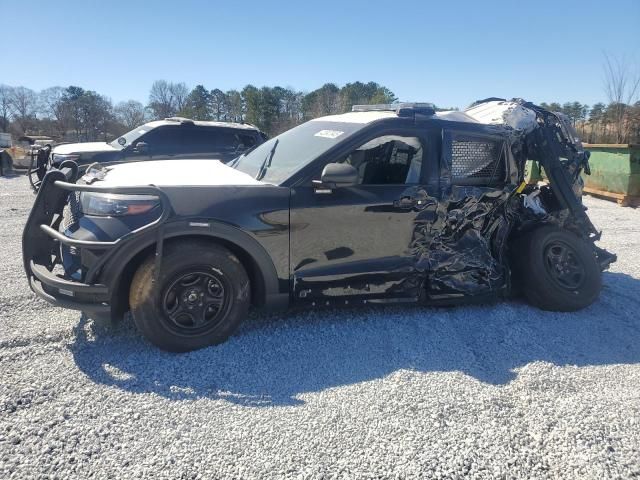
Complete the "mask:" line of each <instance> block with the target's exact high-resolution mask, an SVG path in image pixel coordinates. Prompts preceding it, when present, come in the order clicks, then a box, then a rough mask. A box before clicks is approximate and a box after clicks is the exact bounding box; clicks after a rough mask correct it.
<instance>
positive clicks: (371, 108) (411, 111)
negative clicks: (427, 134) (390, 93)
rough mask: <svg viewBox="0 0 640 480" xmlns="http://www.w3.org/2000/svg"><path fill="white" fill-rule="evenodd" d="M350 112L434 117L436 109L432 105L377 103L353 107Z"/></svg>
mask: <svg viewBox="0 0 640 480" xmlns="http://www.w3.org/2000/svg"><path fill="white" fill-rule="evenodd" d="M351 111H352V112H396V113H397V114H398V116H400V117H410V116H414V115H415V114H416V113H417V114H420V115H435V113H436V107H435V105H434V104H433V103H379V104H375V105H354V106H353V107H352V108H351Z"/></svg>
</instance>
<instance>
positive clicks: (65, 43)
mask: <svg viewBox="0 0 640 480" xmlns="http://www.w3.org/2000/svg"><path fill="white" fill-rule="evenodd" d="M0 17H1V18H2V19H3V20H2V22H1V24H2V30H0V31H1V32H2V39H3V40H2V42H0V58H1V59H2V62H1V65H2V66H0V83H5V84H9V85H24V86H26V87H29V88H32V89H35V90H40V89H42V88H46V87H49V86H54V85H60V86H68V85H70V84H73V85H79V86H81V87H83V88H86V89H91V90H96V91H98V92H99V93H102V94H104V95H107V96H109V97H111V98H112V100H114V101H115V102H117V101H121V100H126V99H129V98H133V99H136V100H140V101H142V102H146V100H147V97H148V92H149V88H150V86H151V83H152V82H153V81H154V80H156V79H166V80H170V81H183V82H186V83H187V85H188V86H189V87H193V86H195V85H197V84H199V83H201V84H203V85H205V87H207V88H209V89H211V88H216V87H217V88H221V89H223V90H226V89H230V88H238V89H240V88H242V87H243V86H244V85H246V84H248V83H252V84H254V85H256V86H262V85H269V86H275V85H281V86H290V87H294V88H296V89H300V90H304V91H310V90H313V89H314V88H317V87H319V86H321V85H322V84H323V83H326V82H335V83H338V84H344V83H346V82H350V81H355V80H361V81H370V80H373V81H377V82H379V83H381V84H383V85H385V86H387V87H389V88H390V89H391V90H392V91H393V92H394V93H395V94H396V95H397V96H398V97H399V98H400V99H401V100H407V101H412V100H413V101H431V102H434V103H436V104H437V105H439V106H459V107H464V106H465V105H467V104H468V103H470V102H471V101H473V100H475V99H478V98H484V97H488V96H504V97H513V96H519V97H524V98H527V99H529V100H532V101H536V102H541V101H554V100H557V101H561V102H562V101H568V100H578V101H581V102H584V103H588V104H593V103H594V102H597V101H600V100H605V94H604V90H603V82H602V61H603V52H604V51H606V52H610V53H613V54H616V55H619V56H626V57H627V58H628V59H633V60H634V61H635V63H636V65H639V64H640V37H638V33H637V32H638V28H639V25H640V0H607V1H604V0H600V1H588V0H583V1H573V0H572V1H560V0H555V1H547V0H536V1H531V2H524V1H489V0H486V1H456V0H440V1H436V2H428V1H426V0H425V1H401V0H397V1H385V2H378V1H368V2H366V1H348V0H342V1H333V0H322V1H306V2H305V1H299V2H279V1H275V0H274V1H253V0H245V1H242V2H234V1H226V2H215V1H209V2H207V1H191V0H180V1H176V0H172V1H165V0H156V1H153V2H142V1H132V0H129V1H115V0H114V1H93V0H84V1H64V0H59V1H29V2H24V1H16V0H0ZM7 20H8V21H7Z"/></svg>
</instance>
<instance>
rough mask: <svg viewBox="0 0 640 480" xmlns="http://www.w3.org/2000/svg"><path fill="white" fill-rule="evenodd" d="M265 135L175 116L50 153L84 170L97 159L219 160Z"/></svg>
mask: <svg viewBox="0 0 640 480" xmlns="http://www.w3.org/2000/svg"><path fill="white" fill-rule="evenodd" d="M265 139H266V136H265V135H264V134H263V133H262V132H260V130H258V129H257V128H256V127H254V126H253V125H249V124H240V123H227V122H208V121H194V120H190V119H187V118H180V117H172V118H167V119H165V120H159V121H154V122H149V123H145V124H144V125H142V126H140V127H137V128H134V129H133V130H131V131H130V132H128V133H126V134H124V135H122V136H121V137H118V138H117V139H115V140H113V141H112V142H109V143H107V142H87V143H68V144H63V145H58V146H56V147H55V148H54V149H53V151H52V152H51V159H50V160H51V165H53V166H54V167H59V166H60V164H61V163H62V162H63V161H65V160H73V161H75V162H76V163H77V164H78V166H79V167H80V169H81V170H84V169H86V167H87V166H88V165H90V164H92V163H94V162H99V163H106V164H111V163H121V162H137V161H145V160H166V159H174V158H180V159H201V158H202V159H211V158H214V159H218V160H221V161H222V162H225V163H226V162H228V161H230V160H232V159H233V158H235V157H237V156H238V155H240V154H241V153H243V152H245V151H247V150H249V149H251V148H253V147H255V146H257V145H259V144H261V143H262V142H264V140H265Z"/></svg>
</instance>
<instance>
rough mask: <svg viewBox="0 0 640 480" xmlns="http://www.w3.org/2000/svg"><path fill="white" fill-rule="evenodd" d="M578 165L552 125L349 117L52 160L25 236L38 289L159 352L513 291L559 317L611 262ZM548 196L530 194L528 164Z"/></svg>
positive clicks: (511, 111) (489, 117) (522, 108)
mask: <svg viewBox="0 0 640 480" xmlns="http://www.w3.org/2000/svg"><path fill="white" fill-rule="evenodd" d="M588 156H589V154H588V152H586V151H584V150H583V148H582V144H581V143H580V140H579V139H578V138H577V135H576V132H575V130H574V129H573V128H572V127H571V125H570V123H569V122H568V121H567V119H566V118H564V117H563V116H562V115H560V114H556V113H552V112H549V111H547V110H544V109H542V108H540V107H538V106H536V105H533V104H531V103H528V102H525V101H523V100H517V99H516V100H512V101H506V100H503V99H495V98H492V99H487V100H484V101H480V102H477V103H476V104H474V105H472V106H471V107H470V108H468V109H467V110H466V111H464V112H457V111H451V112H437V113H436V112H435V111H434V109H433V108H432V106H430V105H429V104H392V105H373V106H355V107H354V108H353V111H352V112H349V113H345V114H342V115H333V116H328V117H323V118H317V119H314V120H311V121H309V122H307V123H304V124H302V125H300V126H298V127H295V128H293V129H291V130H289V131H287V132H285V133H283V134H281V135H279V136H277V137H275V138H273V139H271V140H269V141H267V142H265V143H263V144H262V145H260V146H258V147H257V148H255V149H253V150H251V151H250V152H248V153H245V154H242V155H240V156H238V157H237V158H236V159H235V160H233V161H232V162H230V163H229V164H227V165H225V164H223V163H222V162H219V161H216V160H211V161H195V160H189V159H180V160H175V161H173V160H166V161H162V162H146V163H144V164H142V163H131V164H122V165H116V166H112V167H100V166H94V167H92V168H90V169H89V171H87V173H86V174H85V175H84V176H83V177H82V178H81V179H80V180H77V177H78V167H77V165H76V164H75V163H74V162H63V163H62V164H61V165H60V169H59V170H52V171H50V172H49V173H48V174H47V175H46V177H45V178H44V181H43V183H42V187H41V189H40V191H39V193H38V196H37V198H36V201H35V204H34V206H33V209H32V211H31V214H30V216H29V219H28V222H27V224H26V227H25V230H24V237H23V253H24V268H25V271H26V274H27V277H28V279H29V282H30V284H31V288H32V289H33V290H34V291H35V292H36V294H37V295H38V296H40V297H42V298H44V299H46V300H48V301H49V302H51V303H53V304H56V305H59V306H62V307H66V308H72V309H77V310H81V311H84V312H86V313H87V315H89V316H105V315H106V316H111V317H119V316H121V315H122V314H123V313H124V312H125V311H127V310H130V311H131V313H132V317H133V320H134V322H135V324H136V326H137V327H138V328H139V330H140V331H141V332H142V333H143V334H144V335H145V336H146V337H147V338H148V339H149V340H150V341H151V342H153V343H154V344H155V345H157V346H159V347H161V348H163V349H167V350H172V351H187V350H192V349H196V348H200V347H204V346H207V345H211V344H216V343H219V342H222V341H224V340H225V339H226V338H227V337H228V336H229V335H231V333H232V332H233V331H234V330H235V328H236V327H237V326H238V324H239V323H240V322H241V321H242V320H243V319H244V318H245V317H246V315H247V312H248V310H249V308H250V307H252V306H253V307H266V308H281V307H287V306H292V305H303V306H304V305H308V306H310V307H313V306H325V305H329V306H338V305H344V304H349V305H353V304H367V303H387V302H393V303H397V302H419V303H422V304H425V305H434V304H438V305H440V304H455V303H459V302H468V301H487V300H494V299H498V298H504V297H508V296H512V295H516V294H518V295H523V296H524V297H525V298H526V299H527V300H528V301H529V302H530V303H531V304H532V305H535V306H537V307H539V308H542V309H547V310H558V311H572V310H577V309H580V308H583V307H585V306H587V305H589V304H590V303H592V302H593V301H594V300H596V298H597V297H598V294H599V292H600V287H601V271H602V270H603V269H605V268H607V266H608V265H609V264H610V263H611V262H613V261H615V256H614V255H613V254H610V253H608V252H606V251H605V250H603V249H601V248H599V247H597V246H596V245H595V242H596V241H597V240H598V239H599V237H600V233H599V232H597V231H596V229H595V228H594V226H593V225H592V223H591V222H590V221H589V218H588V217H587V215H586V213H585V208H584V207H583V205H582V203H581V182H582V179H581V173H582V172H583V171H584V172H587V173H588ZM528 159H529V160H536V161H538V162H539V163H540V164H541V165H542V167H543V168H544V170H545V173H546V177H547V178H548V180H549V181H548V183H547V184H544V185H542V184H541V185H527V184H526V183H525V182H524V181H523V180H524V171H525V162H526V161H527V160H528Z"/></svg>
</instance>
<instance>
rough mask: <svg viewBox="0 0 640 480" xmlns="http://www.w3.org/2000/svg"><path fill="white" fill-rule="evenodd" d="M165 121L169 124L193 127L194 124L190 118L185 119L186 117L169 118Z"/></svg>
mask: <svg viewBox="0 0 640 480" xmlns="http://www.w3.org/2000/svg"><path fill="white" fill-rule="evenodd" d="M165 121H167V122H177V123H185V124H187V125H193V124H194V121H193V120H191V119H190V118H184V117H167V118H165Z"/></svg>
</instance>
